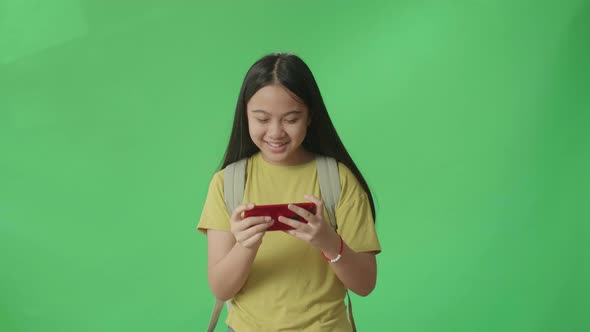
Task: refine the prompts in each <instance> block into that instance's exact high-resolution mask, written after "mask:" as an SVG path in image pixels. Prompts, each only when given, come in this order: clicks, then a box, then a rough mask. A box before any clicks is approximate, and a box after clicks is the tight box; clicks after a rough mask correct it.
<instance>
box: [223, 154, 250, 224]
mask: <svg viewBox="0 0 590 332" xmlns="http://www.w3.org/2000/svg"><path fill="white" fill-rule="evenodd" d="M246 162H247V159H241V160H238V161H236V162H235V163H231V164H229V165H227V167H225V170H224V171H223V195H224V196H225V206H226V207H227V211H228V212H229V215H230V216H231V214H232V212H234V210H235V208H237V207H238V205H240V204H242V201H243V200H244V188H245V184H246Z"/></svg>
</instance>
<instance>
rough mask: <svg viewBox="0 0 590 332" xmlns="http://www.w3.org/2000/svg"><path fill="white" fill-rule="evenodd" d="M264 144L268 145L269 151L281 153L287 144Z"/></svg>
mask: <svg viewBox="0 0 590 332" xmlns="http://www.w3.org/2000/svg"><path fill="white" fill-rule="evenodd" d="M264 143H266V145H268V147H269V148H270V149H271V151H274V152H282V151H283V150H285V148H286V147H287V144H288V143H289V142H282V143H272V142H268V141H264Z"/></svg>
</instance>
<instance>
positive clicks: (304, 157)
mask: <svg viewBox="0 0 590 332" xmlns="http://www.w3.org/2000/svg"><path fill="white" fill-rule="evenodd" d="M247 114H248V131H249V133H250V138H251V139H252V141H253V142H254V144H256V146H257V147H258V148H259V149H260V152H261V153H262V157H263V158H264V159H265V160H266V161H268V162H270V163H272V164H276V165H296V164H300V163H303V162H306V161H309V160H310V159H311V154H310V153H309V152H307V151H305V149H304V148H303V146H302V145H301V143H303V140H304V139H305V134H306V133H307V126H308V124H309V120H308V119H309V110H308V108H307V106H306V105H305V104H303V103H302V102H301V101H300V100H298V98H297V97H296V96H295V95H294V94H293V93H292V92H290V91H289V90H287V89H286V88H284V87H283V86H282V85H267V86H265V87H263V88H261V89H260V90H258V91H257V92H256V93H255V94H254V95H253V96H252V98H250V100H249V101H248V104H247Z"/></svg>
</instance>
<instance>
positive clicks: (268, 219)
mask: <svg viewBox="0 0 590 332" xmlns="http://www.w3.org/2000/svg"><path fill="white" fill-rule="evenodd" d="M271 219H272V218H271V217H264V221H271Z"/></svg>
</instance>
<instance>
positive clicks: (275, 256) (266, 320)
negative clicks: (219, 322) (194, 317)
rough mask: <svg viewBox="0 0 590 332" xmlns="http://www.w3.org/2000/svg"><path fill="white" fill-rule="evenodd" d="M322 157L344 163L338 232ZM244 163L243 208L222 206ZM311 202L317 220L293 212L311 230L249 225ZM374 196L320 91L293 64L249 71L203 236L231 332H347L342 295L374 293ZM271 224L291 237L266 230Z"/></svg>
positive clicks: (279, 58)
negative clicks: (230, 172)
mask: <svg viewBox="0 0 590 332" xmlns="http://www.w3.org/2000/svg"><path fill="white" fill-rule="evenodd" d="M316 155H324V156H329V157H332V158H334V159H336V160H337V161H338V173H339V174H338V176H339V178H340V184H341V194H340V197H339V199H338V204H337V205H336V211H335V214H336V221H337V224H338V232H336V231H335V230H334V228H332V227H331V226H330V224H329V222H328V221H327V220H328V218H327V214H326V211H325V209H324V205H323V201H322V199H321V197H320V190H319V186H318V176H317V171H316V162H315V156H316ZM243 158H247V166H246V184H245V189H244V202H248V203H250V204H243V205H241V206H239V207H237V208H236V209H235V210H233V213H231V215H230V213H229V212H228V211H227V209H226V205H225V202H224V192H223V191H224V186H223V183H224V180H223V177H224V169H225V167H226V166H227V165H229V164H231V163H233V162H236V161H238V160H240V159H243ZM303 201H309V202H313V203H315V204H316V206H317V212H316V213H315V214H312V213H309V212H307V211H306V210H304V209H301V208H299V207H297V206H292V205H290V206H289V209H290V210H292V211H293V212H295V213H297V214H298V215H300V216H301V217H303V218H305V219H306V220H307V221H308V223H307V224H306V223H301V222H298V221H295V220H293V219H288V218H285V217H279V218H278V220H270V218H269V217H248V218H244V217H243V213H244V211H247V210H249V209H252V208H253V207H254V204H252V203H255V204H257V205H263V204H280V203H296V202H303ZM374 221H375V207H374V204H373V198H372V195H371V191H370V190H369V187H368V185H367V183H366V181H365V179H364V178H363V176H362V174H361V172H360V171H359V170H358V168H357V167H356V165H355V163H354V162H353V161H352V159H351V157H350V155H349V154H348V152H347V151H346V149H345V147H344V145H343V144H342V142H341V140H340V138H339V137H338V134H337V133H336V130H335V128H334V126H333V125H332V121H331V120H330V117H329V116H328V112H327V110H326V106H325V105H324V101H323V100H322V97H321V94H320V91H319V88H318V86H317V84H316V82H315V79H314V77H313V74H312V73H311V71H310V69H309V68H308V67H307V65H306V64H305V63H304V62H303V61H302V60H301V59H300V58H299V57H297V56H295V55H292V54H285V53H278V54H271V55H267V56H264V57H263V58H261V59H260V60H258V61H257V62H256V63H254V65H253V66H252V67H251V68H250V70H248V73H247V74H246V77H245V79H244V82H243V84H242V88H241V90H240V95H239V97H238V103H237V107H236V112H235V117H234V124H233V129H232V133H231V136H230V140H229V144H228V147H227V150H226V152H225V157H224V160H223V164H222V167H221V170H220V171H218V172H217V173H215V175H214V176H213V179H212V181H211V184H210V186H209V192H208V194H207V199H206V201H205V205H204V207H203V212H202V215H201V219H200V222H199V225H198V229H199V230H200V231H201V232H203V233H205V234H206V235H207V243H208V277H209V286H210V288H211V290H212V292H213V294H214V295H215V297H216V298H218V299H220V300H223V301H227V300H229V299H232V302H231V304H232V306H231V310H230V311H229V313H228V318H227V321H226V322H227V324H228V325H229V326H230V331H232V329H233V330H235V331H237V332H246V331H273V332H274V331H351V330H352V327H351V324H350V322H349V320H348V319H347V315H346V306H345V304H344V301H343V300H344V296H345V294H346V289H350V290H351V291H353V292H355V293H356V294H358V295H361V296H366V295H368V294H369V293H371V291H372V290H373V289H374V288H375V283H376V275H377V264H376V260H375V254H377V253H379V252H380V251H381V247H380V245H379V241H378V239H377V235H376V232H375V226H374ZM274 223H283V224H286V225H289V226H291V227H293V228H294V229H293V230H289V231H269V232H266V230H267V229H268V228H269V227H270V226H272V225H273V224H274Z"/></svg>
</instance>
